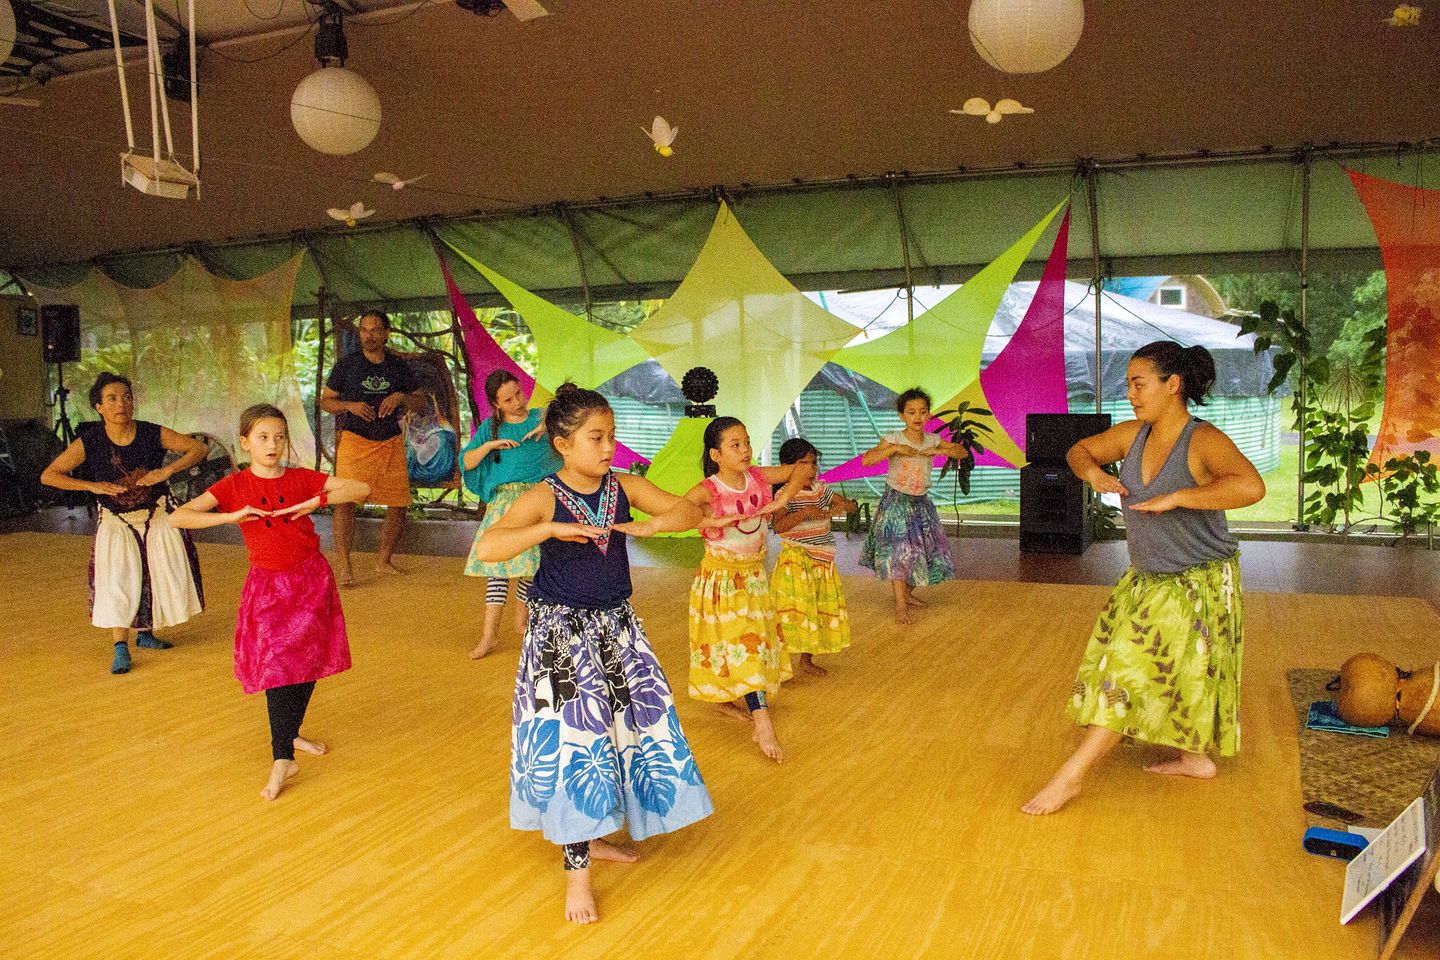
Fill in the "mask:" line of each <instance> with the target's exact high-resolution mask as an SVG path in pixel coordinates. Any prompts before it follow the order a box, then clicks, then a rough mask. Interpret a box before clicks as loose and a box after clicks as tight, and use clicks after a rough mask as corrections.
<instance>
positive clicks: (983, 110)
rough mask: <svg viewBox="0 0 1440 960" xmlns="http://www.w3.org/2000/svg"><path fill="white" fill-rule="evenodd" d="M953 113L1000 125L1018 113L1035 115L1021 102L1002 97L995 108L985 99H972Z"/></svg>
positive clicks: (996, 102) (952, 111)
mask: <svg viewBox="0 0 1440 960" xmlns="http://www.w3.org/2000/svg"><path fill="white" fill-rule="evenodd" d="M950 112H951V113H956V114H965V115H967V116H971V117H984V118H985V122H986V123H999V122H1000V121H1001V120H1002V119H1004V118H1005V117H1007V116H1010V115H1011V114H1016V113H1034V112H1035V111H1034V110H1032V109H1031V108H1030V107H1027V106H1025V105H1024V104H1023V103H1021V102H1020V101H1019V100H1012V99H1010V98H1009V97H1001V98H1000V99H999V100H997V101H995V107H994V108H993V109H992V108H991V107H990V101H989V100H986V99H985V98H984V97H971V98H970V99H969V100H966V101H965V105H964V106H963V107H961V108H960V109H959V110H951V111H950Z"/></svg>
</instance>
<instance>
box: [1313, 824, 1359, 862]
mask: <svg viewBox="0 0 1440 960" xmlns="http://www.w3.org/2000/svg"><path fill="white" fill-rule="evenodd" d="M1300 845H1301V846H1303V847H1304V848H1305V852H1306V853H1313V854H1316V855H1318V856H1322V857H1334V858H1335V859H1337V860H1354V859H1355V858H1356V857H1357V856H1359V855H1360V851H1361V850H1364V849H1365V848H1366V847H1367V846H1369V845H1370V841H1369V840H1366V839H1365V838H1364V837H1362V836H1360V834H1358V833H1349V832H1347V831H1344V830H1330V829H1328V828H1326V827H1311V828H1310V829H1308V830H1306V831H1305V836H1304V838H1303V839H1302V840H1301V841H1300Z"/></svg>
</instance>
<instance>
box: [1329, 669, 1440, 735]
mask: <svg viewBox="0 0 1440 960" xmlns="http://www.w3.org/2000/svg"><path fill="white" fill-rule="evenodd" d="M1436 676H1437V674H1436V668H1435V667H1431V668H1428V669H1423V670H1417V671H1415V673H1414V674H1413V675H1411V676H1405V675H1404V674H1403V672H1402V671H1399V670H1397V669H1396V667H1395V664H1393V663H1391V662H1390V661H1389V660H1386V659H1385V658H1384V657H1381V656H1378V655H1377V654H1373V653H1357V654H1356V655H1355V656H1353V657H1351V658H1350V659H1349V660H1346V661H1345V665H1344V666H1342V667H1341V668H1340V693H1339V695H1337V696H1336V698H1335V706H1336V711H1337V712H1338V713H1339V714H1340V718H1341V719H1342V720H1344V721H1345V722H1346V723H1353V724H1355V725H1356V726H1361V727H1379V726H1385V725H1387V724H1395V725H1398V726H1401V727H1404V728H1405V729H1407V730H1408V729H1409V728H1410V727H1411V725H1412V724H1414V725H1415V732H1416V733H1418V734H1424V735H1426V736H1431V737H1440V696H1434V695H1433V694H1435V693H1436V691H1435V690H1434V687H1435V681H1436ZM1427 705H1428V706H1427ZM1422 711H1424V714H1425V715H1424V717H1421V716H1420V714H1421V712H1422ZM1417 719H1419V723H1418V724H1416V720H1417Z"/></svg>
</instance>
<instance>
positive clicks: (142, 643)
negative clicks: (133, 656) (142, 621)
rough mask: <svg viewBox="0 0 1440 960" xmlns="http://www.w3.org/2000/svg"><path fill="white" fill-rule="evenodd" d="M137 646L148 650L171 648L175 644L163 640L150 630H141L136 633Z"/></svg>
mask: <svg viewBox="0 0 1440 960" xmlns="http://www.w3.org/2000/svg"><path fill="white" fill-rule="evenodd" d="M135 646H137V647H144V648H145V649H146V650H169V649H170V648H171V647H173V646H175V644H173V643H170V642H169V641H166V640H161V639H160V638H159V637H157V636H155V634H153V633H151V632H150V631H149V630H141V631H140V632H139V633H137V634H135Z"/></svg>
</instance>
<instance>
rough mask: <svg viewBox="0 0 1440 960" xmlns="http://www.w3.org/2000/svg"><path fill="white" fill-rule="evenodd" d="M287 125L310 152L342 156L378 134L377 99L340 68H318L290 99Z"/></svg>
mask: <svg viewBox="0 0 1440 960" xmlns="http://www.w3.org/2000/svg"><path fill="white" fill-rule="evenodd" d="M290 122H291V123H292V124H293V125H294V126H295V132H296V133H298V134H299V135H300V139H301V140H304V141H305V143H306V144H307V145H309V146H310V147H311V148H312V149H315V150H319V151H320V152H321V153H329V154H335V155H343V154H347V153H355V152H356V151H358V150H363V149H365V148H366V147H367V146H369V145H370V141H371V140H374V139H375V134H377V133H379V132H380V98H379V97H378V96H376V95H375V88H374V87H372V86H370V84H369V83H367V82H365V78H364V77H362V76H360V74H358V73H356V72H355V71H353V70H346V69H345V68H344V67H321V68H320V69H319V70H316V71H315V72H314V73H312V74H310V75H309V76H308V77H306V78H305V79H304V80H301V81H300V84H299V86H297V87H296V88H295V93H294V95H292V96H291V97H290Z"/></svg>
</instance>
